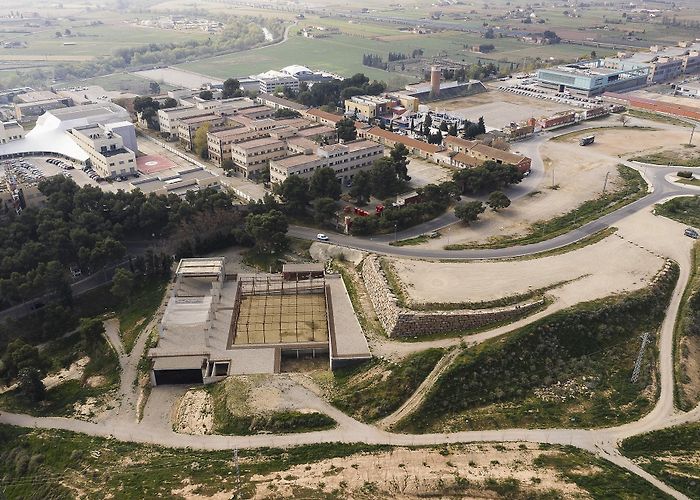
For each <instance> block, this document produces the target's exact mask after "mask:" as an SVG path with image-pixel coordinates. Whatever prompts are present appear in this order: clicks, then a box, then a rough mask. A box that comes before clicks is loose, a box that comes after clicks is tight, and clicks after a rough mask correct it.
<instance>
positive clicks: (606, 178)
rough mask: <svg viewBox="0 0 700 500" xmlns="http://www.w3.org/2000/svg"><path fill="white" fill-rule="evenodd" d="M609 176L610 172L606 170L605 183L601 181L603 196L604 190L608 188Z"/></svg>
mask: <svg viewBox="0 0 700 500" xmlns="http://www.w3.org/2000/svg"><path fill="white" fill-rule="evenodd" d="M609 175H610V171H609V170H608V171H607V172H605V181H603V194H605V188H607V187H608V176H609Z"/></svg>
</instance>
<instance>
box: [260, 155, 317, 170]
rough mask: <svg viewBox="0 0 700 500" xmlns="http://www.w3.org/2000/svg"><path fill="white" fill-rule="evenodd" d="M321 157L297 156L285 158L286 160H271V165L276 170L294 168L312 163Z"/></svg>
mask: <svg viewBox="0 0 700 500" xmlns="http://www.w3.org/2000/svg"><path fill="white" fill-rule="evenodd" d="M320 159H321V157H320V156H318V155H317V154H311V155H303V154H298V155H294V156H287V157H286V158H280V159H279V160H273V161H272V163H274V165H275V166H276V167H278V168H286V169H289V168H294V167H298V166H299V165H304V164H306V163H312V162H315V161H318V160H320Z"/></svg>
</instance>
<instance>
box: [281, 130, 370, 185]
mask: <svg viewBox="0 0 700 500" xmlns="http://www.w3.org/2000/svg"><path fill="white" fill-rule="evenodd" d="M306 146H307V147H306V148H304V144H303V143H302V144H297V145H295V146H294V148H295V149H297V150H298V149H305V150H306V151H308V144H306ZM383 155H384V147H383V146H382V145H380V144H377V143H375V142H372V141H367V140H358V141H351V142H346V143H344V144H329V145H326V146H318V147H317V148H316V149H315V152H314V153H311V154H299V155H296V156H290V157H288V158H282V159H280V160H273V161H271V162H270V181H271V182H273V183H276V184H281V183H282V182H284V180H285V179H287V178H288V177H289V176H290V175H300V176H302V177H306V178H309V177H311V176H312V175H313V173H314V171H315V170H317V169H319V168H323V167H330V168H332V169H333V170H334V171H335V173H336V177H338V179H339V180H341V181H342V182H344V183H347V182H348V181H349V180H350V179H352V178H353V177H354V175H355V174H356V173H357V172H360V171H362V170H368V169H369V168H371V167H372V165H373V163H374V161H375V160H376V159H378V158H381V157H382V156H383Z"/></svg>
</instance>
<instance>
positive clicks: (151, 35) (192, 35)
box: [0, 20, 209, 60]
mask: <svg viewBox="0 0 700 500" xmlns="http://www.w3.org/2000/svg"><path fill="white" fill-rule="evenodd" d="M86 24H87V21H86V20H85V21H79V22H75V23H71V22H65V21H62V22H60V23H57V24H56V25H54V26H47V27H42V28H41V29H37V30H33V31H32V33H30V34H25V35H21V34H12V35H10V34H6V33H0V37H2V38H3V39H5V40H17V41H25V42H27V47H26V48H16V49H2V55H3V56H11V57H23V58H28V57H31V56H48V57H49V59H51V58H60V57H66V58H67V59H68V60H75V59H80V58H82V59H89V58H92V57H96V56H106V55H110V54H112V53H113V52H114V51H115V50H116V49H119V48H124V47H134V46H138V45H143V44H148V43H165V42H183V41H186V40H206V39H207V38H208V37H209V35H207V34H206V33H204V32H201V31H176V30H164V29H157V28H146V27H139V26H134V25H132V24H128V23H126V22H124V21H118V22H114V23H112V24H104V25H100V26H86ZM65 29H69V30H70V31H71V33H72V36H62V37H60V38H57V37H56V32H57V31H61V32H63V31H64V30H65ZM64 43H75V45H70V46H65V45H63V44H64Z"/></svg>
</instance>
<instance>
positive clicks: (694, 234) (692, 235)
mask: <svg viewBox="0 0 700 500" xmlns="http://www.w3.org/2000/svg"><path fill="white" fill-rule="evenodd" d="M683 234H685V235H686V236H688V237H690V238H693V239H694V240H697V239H698V236H699V235H698V232H697V231H696V230H695V229H693V228H691V227H689V228H686V230H685V231H683Z"/></svg>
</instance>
